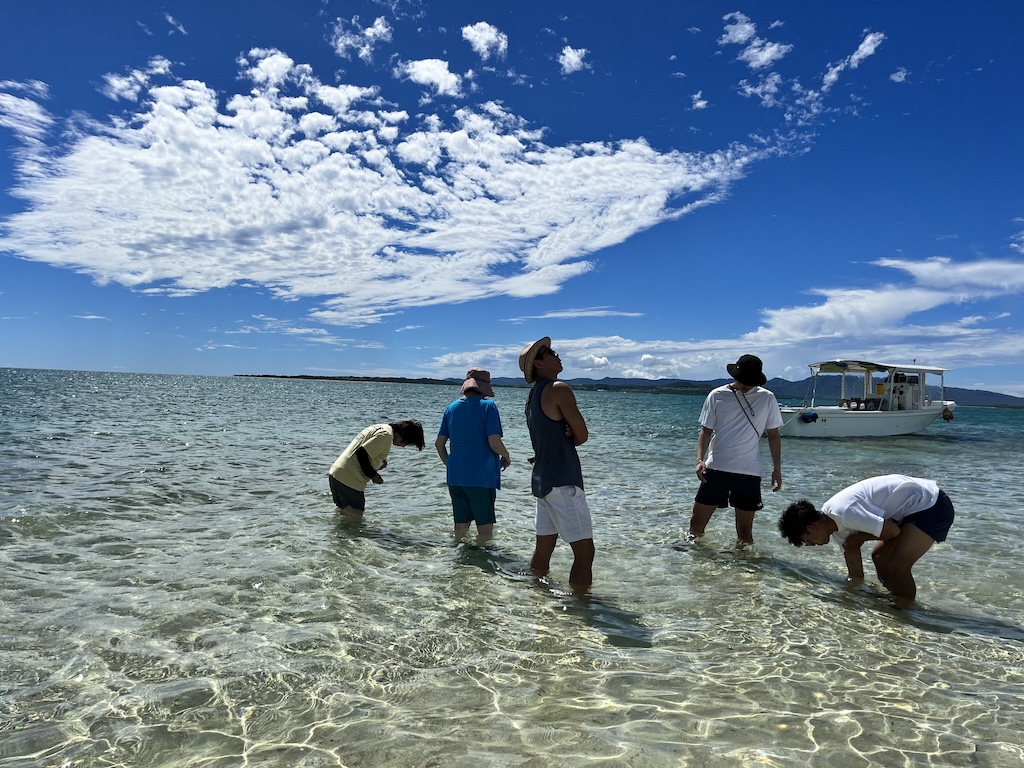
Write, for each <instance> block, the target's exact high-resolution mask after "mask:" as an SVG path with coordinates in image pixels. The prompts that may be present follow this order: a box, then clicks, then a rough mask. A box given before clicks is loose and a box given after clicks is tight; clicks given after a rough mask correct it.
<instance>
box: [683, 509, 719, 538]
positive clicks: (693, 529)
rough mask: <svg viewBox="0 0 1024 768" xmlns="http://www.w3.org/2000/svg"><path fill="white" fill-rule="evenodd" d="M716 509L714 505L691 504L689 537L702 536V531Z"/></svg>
mask: <svg viewBox="0 0 1024 768" xmlns="http://www.w3.org/2000/svg"><path fill="white" fill-rule="evenodd" d="M716 509H718V507H716V506H715V505H714V504H698V503H697V502H694V503H693V513H692V514H691V515H690V535H691V536H703V535H704V529H705V528H706V527H707V525H708V521H709V520H710V519H711V515H713V514H714V513H715V510H716Z"/></svg>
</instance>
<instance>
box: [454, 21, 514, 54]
mask: <svg viewBox="0 0 1024 768" xmlns="http://www.w3.org/2000/svg"><path fill="white" fill-rule="evenodd" d="M462 39H463V40H465V41H467V42H468V43H469V45H470V47H471V48H472V49H473V50H474V51H475V52H476V54H477V55H478V56H479V57H480V58H481V59H483V60H484V61H487V60H488V59H489V58H491V57H492V56H493V57H494V58H496V59H503V58H505V55H506V54H507V53H508V35H506V34H505V33H504V32H502V31H501V30H500V29H498V28H497V27H495V26H494V25H493V24H488V23H487V22H486V21H478V22H477V23H476V24H471V25H470V26H467V27H463V28H462Z"/></svg>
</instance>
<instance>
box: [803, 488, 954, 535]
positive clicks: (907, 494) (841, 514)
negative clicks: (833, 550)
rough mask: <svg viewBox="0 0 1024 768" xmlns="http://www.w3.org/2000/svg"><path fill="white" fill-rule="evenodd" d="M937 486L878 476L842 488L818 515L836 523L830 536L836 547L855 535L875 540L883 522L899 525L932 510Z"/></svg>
mask: <svg viewBox="0 0 1024 768" xmlns="http://www.w3.org/2000/svg"><path fill="white" fill-rule="evenodd" d="M938 498H939V486H938V485H937V484H936V483H935V481H933V480H922V479H921V478H919V477H908V476H907V475H880V476H879V477H869V478H868V479H867V480H861V481H860V482H859V483H854V484H853V485H851V486H849V487H848V488H844V489H843V490H841V491H840V492H839V493H837V494H836V495H835V496H833V497H832V498H831V499H829V500H828V501H826V502H825V503H824V504H822V505H821V511H822V512H823V513H824V514H826V515H828V516H829V517H831V518H832V519H833V520H835V521H836V525H838V526H839V529H838V530H837V531H836V532H835V533H833V534H832V540H833V541H834V542H836V543H837V544H842V543H843V542H844V541H846V537H847V536H849V535H850V534H851V533H854V532H855V531H863V532H864V533H870V534H871V535H872V536H878V535H879V534H880V533H881V532H882V526H883V525H884V524H885V521H886V520H892V521H893V522H894V523H898V522H900V521H901V520H902V519H903V518H904V517H906V516H907V515H912V514H914V513H915V512H920V511H922V510H924V509H929V508H931V507H933V506H935V502H936V501H938Z"/></svg>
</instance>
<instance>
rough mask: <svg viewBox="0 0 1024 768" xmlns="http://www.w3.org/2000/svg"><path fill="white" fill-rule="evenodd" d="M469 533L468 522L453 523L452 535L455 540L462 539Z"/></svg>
mask: <svg viewBox="0 0 1024 768" xmlns="http://www.w3.org/2000/svg"><path fill="white" fill-rule="evenodd" d="M468 533H469V523H455V530H454V531H452V535H453V536H454V537H455V540H456V541H463V540H464V539H465V538H466V535H467V534H468Z"/></svg>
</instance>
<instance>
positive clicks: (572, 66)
mask: <svg viewBox="0 0 1024 768" xmlns="http://www.w3.org/2000/svg"><path fill="white" fill-rule="evenodd" d="M587 53H589V51H587V49H586V48H573V47H571V46H568V45H567V46H565V47H564V48H563V49H562V52H561V53H560V54H558V65H559V66H560V67H561V68H562V74H563V75H571V74H573V73H574V72H579V71H580V70H581V69H586V68H588V67H589V66H590V65H589V64H587V62H586V61H585V59H586V57H587Z"/></svg>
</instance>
